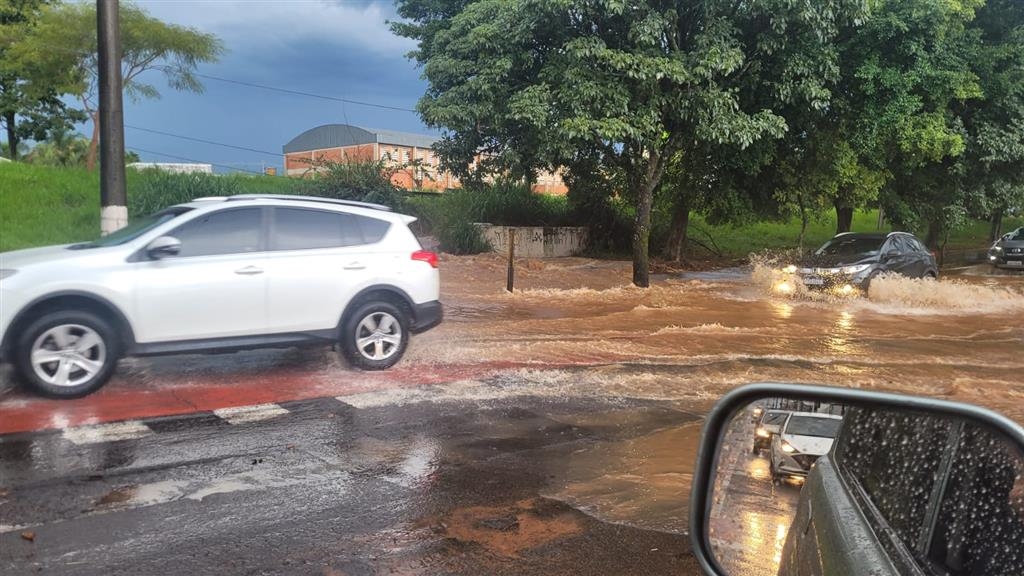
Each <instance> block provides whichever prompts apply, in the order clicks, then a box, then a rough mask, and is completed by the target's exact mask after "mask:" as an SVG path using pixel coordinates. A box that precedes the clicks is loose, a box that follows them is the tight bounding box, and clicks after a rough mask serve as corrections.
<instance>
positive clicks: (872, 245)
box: [790, 232, 939, 291]
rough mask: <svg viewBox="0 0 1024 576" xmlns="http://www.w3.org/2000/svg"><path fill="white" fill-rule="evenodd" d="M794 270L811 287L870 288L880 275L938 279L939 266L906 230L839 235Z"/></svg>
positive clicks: (794, 267) (930, 254) (931, 255)
mask: <svg viewBox="0 0 1024 576" xmlns="http://www.w3.org/2000/svg"><path fill="white" fill-rule="evenodd" d="M790 269H791V270H794V271H795V273H797V274H799V275H800V279H801V281H802V282H803V284H804V286H806V287H808V288H812V289H817V288H821V289H839V290H846V291H849V290H852V289H856V288H859V289H861V290H867V288H868V286H869V285H870V284H871V280H873V279H874V278H875V277H877V276H878V275H879V274H883V273H887V272H892V273H896V274H901V275H903V276H907V277H910V278H938V277H939V265H938V263H937V262H936V261H935V255H934V254H932V253H931V252H930V251H929V250H928V249H927V248H925V247H924V244H922V243H921V241H920V240H918V239H917V238H915V237H914V235H913V234H908V233H906V232H890V233H889V234H885V233H853V232H845V233H843V234H838V235H836V236H835V237H834V238H832V239H831V240H829V241H828V242H826V243H825V244H824V245H823V246H822V247H821V248H818V249H817V250H816V251H815V252H814V253H813V254H811V255H810V256H808V257H807V258H806V259H805V260H804V261H803V262H801V264H800V266H792V267H790Z"/></svg>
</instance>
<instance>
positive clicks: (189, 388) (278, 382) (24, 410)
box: [0, 357, 527, 434]
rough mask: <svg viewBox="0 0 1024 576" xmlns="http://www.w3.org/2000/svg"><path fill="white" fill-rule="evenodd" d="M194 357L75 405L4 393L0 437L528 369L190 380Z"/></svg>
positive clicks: (251, 372)
mask: <svg viewBox="0 0 1024 576" xmlns="http://www.w3.org/2000/svg"><path fill="white" fill-rule="evenodd" d="M214 358H215V357H214ZM193 359H194V357H188V358H187V360H186V361H182V360H180V359H179V360H177V361H176V360H175V359H174V358H168V359H161V360H160V361H158V362H154V363H153V365H152V366H148V367H146V368H145V370H144V372H145V373H144V374H138V373H134V371H132V370H130V369H129V370H124V369H122V372H121V373H119V374H118V376H117V377H115V378H114V379H113V380H112V381H111V382H110V383H109V384H107V386H105V387H104V388H102V389H101V390H100V391H98V392H96V393H94V394H91V395H89V396H86V397H84V398H78V399H74V400H49V399H46V398H40V397H38V396H34V395H32V394H31V393H30V392H26V391H22V390H17V391H14V392H10V393H8V394H6V395H4V396H2V397H0V434H12V433H17V432H32V431H40V430H52V429H64V428H69V427H73V426H82V425H87V424H101V423H104V422H113V421H120V420H136V419H143V418H154V417H159V416H174V415H182V414H190V413H193V412H204V411H212V410H217V409H220V408H231V407H236V406H249V405H253V404H264V403H271V402H274V403H277V402H287V401H289V400H305V399H310V398H323V397H331V396H345V395H349V394H358V393H363V392H372V391H377V390H385V389H389V388H408V387H413V386H423V385H430V384H439V383H443V382H453V381H458V380H464V379H471V378H482V377H486V376H488V375H490V374H493V373H495V372H498V371H501V370H507V369H514V368H520V367H524V366H527V364H524V363H518V362H489V363H483V364H471V365H450V364H449V365H423V364H419V365H413V366H409V367H401V366H399V367H398V368H394V369H391V370H388V371H385V372H358V371H354V370H348V369H345V368H334V369H331V370H311V369H308V368H303V367H302V366H283V367H282V366H267V367H261V366H258V365H257V366H255V367H254V366H252V365H251V364H250V365H247V366H244V367H242V366H239V364H238V363H235V362H231V363H230V364H233V365H234V367H235V368H236V369H235V370H234V371H227V370H225V369H224V366H218V367H217V369H216V370H214V373H212V374H211V373H203V374H191V373H189V371H188V370H189V368H188V367H187V364H188V362H190V361H193ZM199 362H203V361H199ZM254 363H255V364H259V362H254Z"/></svg>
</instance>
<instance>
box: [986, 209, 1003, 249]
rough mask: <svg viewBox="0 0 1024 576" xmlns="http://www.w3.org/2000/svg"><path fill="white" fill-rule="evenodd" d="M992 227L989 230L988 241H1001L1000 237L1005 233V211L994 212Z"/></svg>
mask: <svg viewBox="0 0 1024 576" xmlns="http://www.w3.org/2000/svg"><path fill="white" fill-rule="evenodd" d="M990 222H991V223H992V226H991V227H990V228H989V229H988V240H989V242H995V241H996V240H998V239H999V236H1000V235H1001V234H1002V232H1003V210H1002V208H999V209H997V210H995V211H994V212H992V219H991V220H990Z"/></svg>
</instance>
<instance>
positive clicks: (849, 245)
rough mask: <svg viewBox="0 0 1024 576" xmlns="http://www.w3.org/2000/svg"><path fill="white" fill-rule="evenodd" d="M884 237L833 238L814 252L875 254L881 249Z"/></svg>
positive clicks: (824, 253) (825, 253)
mask: <svg viewBox="0 0 1024 576" xmlns="http://www.w3.org/2000/svg"><path fill="white" fill-rule="evenodd" d="M884 242H885V238H856V237H850V238H833V239H831V240H829V241H828V242H826V243H825V245H824V246H822V247H821V248H818V251H817V252H815V254H823V255H826V256H837V255H852V254H864V255H870V254H877V253H878V251H879V250H881V249H882V244H883V243H884Z"/></svg>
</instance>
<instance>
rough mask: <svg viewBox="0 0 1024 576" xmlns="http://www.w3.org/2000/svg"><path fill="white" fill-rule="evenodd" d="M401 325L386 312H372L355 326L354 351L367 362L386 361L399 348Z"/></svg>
mask: <svg viewBox="0 0 1024 576" xmlns="http://www.w3.org/2000/svg"><path fill="white" fill-rule="evenodd" d="M401 344H402V325H401V324H400V323H399V322H398V319H397V318H395V317H394V316H392V315H391V314H388V313H387V312H373V313H371V314H367V315H366V317H365V318H363V320H362V321H361V322H360V323H359V325H358V326H356V349H357V350H358V351H359V354H360V355H362V356H363V357H364V358H366V359H367V360H376V361H380V360H386V359H388V358H390V357H392V356H394V355H395V354H396V353H397V352H398V350H399V349H400V348H401Z"/></svg>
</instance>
